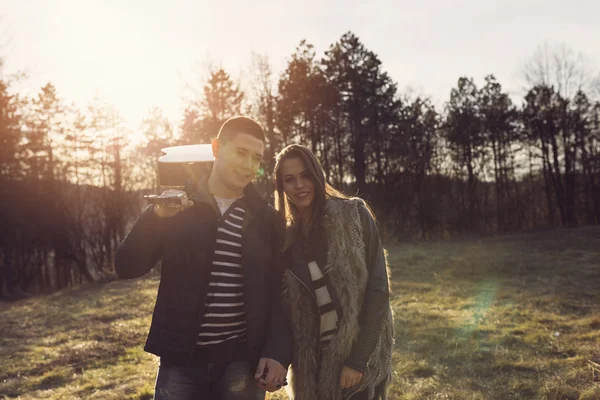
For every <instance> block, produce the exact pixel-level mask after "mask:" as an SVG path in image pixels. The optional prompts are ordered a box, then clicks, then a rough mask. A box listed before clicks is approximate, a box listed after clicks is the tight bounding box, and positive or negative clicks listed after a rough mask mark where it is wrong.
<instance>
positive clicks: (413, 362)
mask: <svg viewBox="0 0 600 400" xmlns="http://www.w3.org/2000/svg"><path fill="white" fill-rule="evenodd" d="M390 261H391V264H392V270H393V277H394V283H393V289H394V293H395V295H394V298H393V300H392V302H393V306H394V311H395V315H396V348H395V351H394V363H395V371H394V382H393V385H392V388H391V398H392V399H407V400H408V399H457V400H458V399H460V400H462V399H471V400H476V399H498V400H509V399H547V400H566V399H586V400H593V399H595V400H598V399H600V371H596V372H594V371H595V370H594V365H596V366H597V365H598V364H600V228H581V229H575V230H560V231H549V232H538V233H531V234H520V235H511V236H498V237H495V238H486V239H482V240H461V241H451V242H432V243H414V244H404V245H402V246H398V247H395V248H392V249H390ZM157 283H158V281H157V278H156V277H149V278H147V279H140V280H135V281H119V282H112V283H109V284H104V285H93V286H86V287H83V288H79V289H75V290H69V291H63V292H61V293H56V294H54V295H50V296H42V297H37V298H32V299H27V300H23V301H20V302H16V303H2V304H0V365H1V368H0V398H3V397H5V398H20V399H78V398H86V399H87V398H90V399H151V398H152V386H153V383H154V378H155V373H156V367H157V360H156V358H155V357H154V356H152V355H149V354H146V353H144V352H143V350H142V345H143V342H144V339H145V336H146V333H147V327H148V324H149V321H150V314H151V311H152V307H153V306H154V296H155V293H156V287H157ZM271 398H272V399H274V398H278V399H283V398H285V395H284V394H283V393H279V394H278V395H276V396H271Z"/></svg>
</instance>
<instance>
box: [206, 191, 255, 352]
mask: <svg viewBox="0 0 600 400" xmlns="http://www.w3.org/2000/svg"><path fill="white" fill-rule="evenodd" d="M245 212H246V211H245V209H244V207H243V204H242V202H239V201H236V202H234V203H233V204H232V205H231V207H229V209H228V210H227V211H226V212H225V213H224V215H223V216H222V217H221V218H220V219H219V225H218V228H217V234H216V245H215V251H214V256H213V261H212V269H211V273H210V280H209V283H208V292H207V295H206V304H205V308H204V315H203V318H202V324H201V326H200V330H199V333H198V341H197V344H198V345H199V346H211V345H217V344H220V343H223V342H228V343H238V342H241V341H244V340H246V314H245V312H244V272H243V269H242V244H243V241H242V225H243V222H244V214H245Z"/></svg>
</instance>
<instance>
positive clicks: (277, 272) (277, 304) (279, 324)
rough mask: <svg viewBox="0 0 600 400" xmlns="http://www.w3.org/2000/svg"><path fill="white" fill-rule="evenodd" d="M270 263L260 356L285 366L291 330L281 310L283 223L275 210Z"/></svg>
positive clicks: (289, 346)
mask: <svg viewBox="0 0 600 400" xmlns="http://www.w3.org/2000/svg"><path fill="white" fill-rule="evenodd" d="M271 218H272V228H271V243H270V245H271V251H272V253H273V257H272V259H273V262H272V265H271V281H270V299H271V309H270V311H269V312H270V316H269V328H268V332H267V340H266V343H265V347H264V348H263V352H262V356H263V357H264V358H270V359H273V360H275V361H277V362H279V363H280V364H281V365H283V367H284V368H287V367H288V366H289V365H290V363H291V361H292V331H291V328H290V323H289V320H288V318H287V316H286V315H285V312H284V310H283V304H282V301H281V291H282V277H283V271H284V267H283V264H282V262H281V245H282V243H283V242H282V239H283V237H284V235H285V226H284V223H283V222H281V221H279V220H278V218H277V215H276V214H275V212H273V213H272V214H271Z"/></svg>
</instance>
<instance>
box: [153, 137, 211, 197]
mask: <svg viewBox="0 0 600 400" xmlns="http://www.w3.org/2000/svg"><path fill="white" fill-rule="evenodd" d="M161 151H162V153H163V155H162V156H161V157H159V159H158V183H159V188H160V191H161V192H162V191H165V190H167V189H175V190H182V191H186V193H187V196H190V195H192V193H190V192H191V191H193V188H194V187H195V184H196V182H197V181H198V180H199V179H200V177H202V176H203V175H208V174H210V171H211V169H212V165H213V161H214V157H213V154H212V146H211V145H210V144H195V145H187V146H173V147H166V148H164V149H161ZM187 196H184V195H147V196H144V198H145V199H147V200H148V201H149V202H150V203H152V204H158V205H160V206H165V207H178V206H179V205H181V204H182V203H183V202H184V201H187Z"/></svg>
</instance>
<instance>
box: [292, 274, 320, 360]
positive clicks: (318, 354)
mask: <svg viewBox="0 0 600 400" xmlns="http://www.w3.org/2000/svg"><path fill="white" fill-rule="evenodd" d="M286 268H287V267H286ZM287 270H288V271H290V274H292V276H293V277H294V278H296V280H298V282H300V283H301V284H302V286H304V287H305V288H306V290H308V293H309V294H310V295H311V297H312V298H313V300H314V301H315V303H314V304H315V305H316V306H317V310H318V309H319V305H318V304H317V296H315V293H314V291H312V290H310V288H309V287H308V286H306V284H305V283H304V282H303V281H302V279H300V278H299V277H298V276H297V275H296V274H294V273H293V272H292V270H291V269H289V268H287ZM312 316H314V317H315V318H317V320H318V322H317V326H316V329H315V336H316V338H317V354H316V355H315V356H316V357H315V358H316V359H317V360H318V362H319V364H318V365H319V370H320V369H321V316H320V315H318V314H312Z"/></svg>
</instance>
